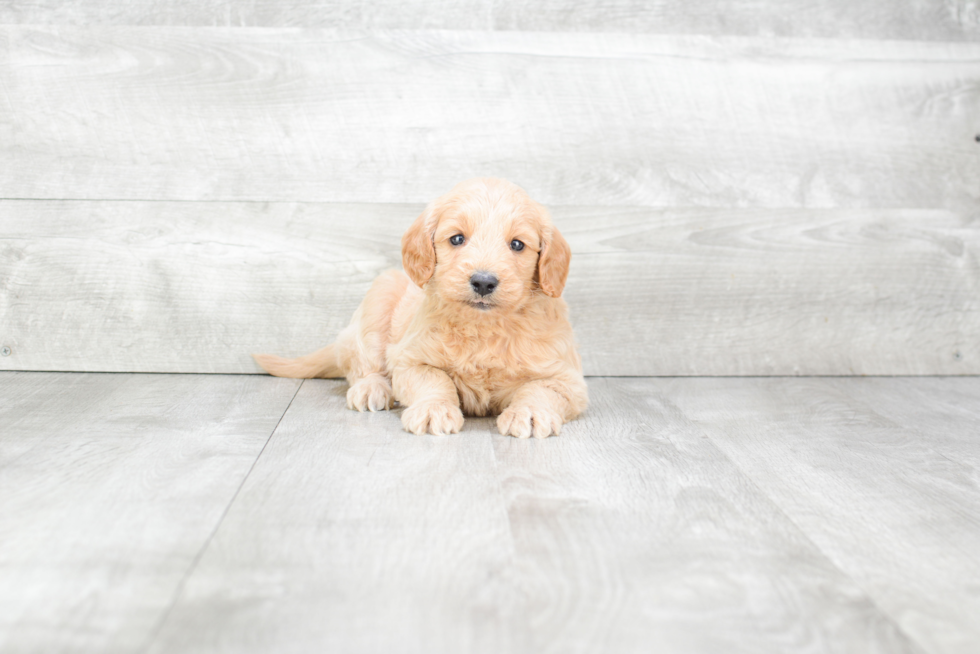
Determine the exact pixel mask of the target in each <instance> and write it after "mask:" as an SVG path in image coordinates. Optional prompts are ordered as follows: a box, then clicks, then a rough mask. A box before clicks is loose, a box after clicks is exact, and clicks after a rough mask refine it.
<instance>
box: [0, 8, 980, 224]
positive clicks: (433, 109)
mask: <svg viewBox="0 0 980 654" xmlns="http://www.w3.org/2000/svg"><path fill="white" fill-rule="evenodd" d="M0 51H2V52H3V53H4V65H3V67H0V194H2V197H4V198H50V199H63V198H72V199H151V200H256V201H271V200H285V201H331V202H338V201H340V202H378V201H381V202H426V201H428V200H430V199H432V198H433V197H435V196H437V195H439V194H440V193H442V192H444V191H445V190H446V189H448V188H450V187H451V186H452V185H453V184H455V183H456V182H457V181H459V180H461V179H464V178H467V177H472V176H482V175H495V176H500V177H505V178H508V179H511V180H513V181H515V182H517V183H519V184H521V185H522V186H525V187H526V188H527V189H528V190H529V191H530V192H531V194H532V196H534V197H535V198H537V199H539V200H540V201H542V202H545V203H548V204H552V205H557V204H561V205H590V204H591V205H595V204H598V205H643V206H665V205H667V206H669V205H708V206H743V207H801V206H802V207H890V208H948V209H954V210H964V211H974V210H975V208H976V206H977V204H978V201H980V190H978V189H980V187H978V186H977V184H976V180H977V179H978V178H980V155H978V152H980V150H978V148H980V145H978V144H977V142H976V141H975V140H974V136H975V135H976V134H977V132H978V131H980V123H978V122H977V112H976V107H977V104H978V101H980V44H975V43H925V42H895V41H861V40H819V39H814V40H806V39H798V40H793V39H779V38H769V37H759V38H743V37H698V36H650V35H642V34H641V35H630V34H572V33H520V32H496V33H488V32H472V31H434V30H428V31H383V32H376V33H367V32H358V31H334V30H298V29H271V28H270V29H235V30H231V29H218V28H179V27H151V28H138V27H99V28H69V27H57V28H55V27H38V26H6V27H0Z"/></svg>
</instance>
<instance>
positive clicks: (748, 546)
mask: <svg viewBox="0 0 980 654" xmlns="http://www.w3.org/2000/svg"><path fill="white" fill-rule="evenodd" d="M725 381H726V382H727V383H729V384H735V385H737V384H738V382H737V381H732V380H725ZM589 391H590V398H591V405H590V409H589V411H588V413H587V414H586V415H585V417H584V418H583V419H581V420H580V421H578V422H577V423H571V424H569V425H567V426H566V427H565V429H564V430H563V432H562V435H561V436H560V437H558V438H554V439H549V440H547V441H543V442H533V443H528V442H525V441H517V440H513V439H509V438H494V449H495V452H496V454H497V458H498V461H499V463H498V466H499V468H500V471H501V475H502V476H503V479H504V482H503V484H502V487H503V489H504V492H505V495H506V497H507V501H508V516H509V518H510V524H511V532H512V534H513V538H514V565H515V578H516V579H518V580H519V581H518V583H519V585H520V587H521V589H522V591H523V595H524V596H525V597H526V598H527V609H526V610H525V611H524V612H523V615H524V616H525V617H526V618H527V619H528V620H529V621H530V623H531V624H532V625H533V628H532V631H531V637H532V641H531V642H530V647H529V648H528V650H527V651H533V652H733V653H735V652H746V653H749V652H805V651H806V652H830V651H834V652H848V651H853V652H892V651H896V652H897V651H920V650H919V648H918V646H917V645H916V644H914V643H912V642H911V641H909V640H908V639H907V637H906V636H905V635H904V634H902V633H901V631H899V630H897V629H896V628H895V625H894V624H893V623H892V622H891V621H890V620H888V619H887V618H885V617H884V616H882V615H881V613H880V612H879V610H878V609H877V607H876V606H875V605H874V603H873V602H870V601H869V600H868V598H867V597H866V596H865V594H864V593H863V592H862V591H861V590H860V589H859V588H858V587H857V586H855V585H853V584H852V582H851V581H850V579H848V578H847V577H845V576H843V575H841V574H840V572H839V571H838V570H837V569H836V568H835V567H834V566H832V565H830V564H829V563H828V561H827V560H826V559H825V558H824V556H823V554H822V553H820V552H819V550H817V549H816V548H814V547H813V544H812V543H811V542H810V541H809V539H808V538H807V537H806V536H805V535H803V534H802V533H801V532H800V531H799V530H798V529H797V528H796V526H795V525H794V524H793V523H792V521H791V520H788V519H787V518H786V516H784V515H783V514H782V513H781V512H780V511H779V510H778V509H776V508H775V507H774V506H773V505H772V504H771V503H770V502H769V500H768V499H767V498H766V497H765V496H764V495H763V494H762V493H760V492H759V489H758V487H757V486H756V485H755V484H753V483H752V482H751V481H750V480H749V479H747V478H746V477H745V476H744V475H743V474H742V473H741V471H739V469H738V468H737V467H736V466H735V465H733V464H732V462H731V461H730V460H729V459H728V458H727V457H725V456H724V455H723V454H721V452H720V451H719V450H718V449H717V448H715V446H714V445H712V444H711V443H710V442H709V441H708V440H707V439H705V438H704V435H703V432H702V431H701V430H700V429H699V428H698V426H697V425H695V424H693V423H691V422H690V421H688V420H686V419H685V418H684V417H683V416H681V415H679V414H678V412H677V411H676V409H674V407H673V406H672V405H671V402H670V398H669V396H668V395H667V394H664V393H661V392H659V385H658V384H656V383H651V382H650V380H627V379H590V380H589Z"/></svg>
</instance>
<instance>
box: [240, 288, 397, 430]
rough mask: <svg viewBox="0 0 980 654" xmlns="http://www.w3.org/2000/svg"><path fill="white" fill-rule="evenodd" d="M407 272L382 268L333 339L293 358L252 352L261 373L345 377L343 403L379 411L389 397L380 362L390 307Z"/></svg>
mask: <svg viewBox="0 0 980 654" xmlns="http://www.w3.org/2000/svg"><path fill="white" fill-rule="evenodd" d="M407 286H408V277H406V276H405V274H404V273H402V272H401V271H397V270H391V271H388V272H386V273H382V274H381V275H379V276H378V278H377V279H375V280H374V283H373V284H371V288H370V289H369V290H368V292H367V295H366V296H365V297H364V300H363V301H361V305H360V306H359V307H358V308H357V311H355V312H354V317H353V318H351V321H350V324H349V325H348V326H347V327H345V328H344V330H343V331H342V332H340V334H339V335H338V336H337V341H336V342H335V343H332V344H330V345H328V346H327V347H325V348H322V349H320V350H317V351H316V352H314V353H313V354H308V355H306V356H304V357H299V358H297V359H283V358H281V357H277V356H273V355H271V354H254V355H252V356H253V357H254V358H255V360H256V361H257V362H258V363H259V365H260V366H262V367H263V368H264V369H265V370H266V372H268V373H270V374H272V375H276V376H278V377H297V378H312V377H341V376H343V377H346V378H347V381H348V383H349V384H350V388H349V389H348V391H347V407H348V408H350V409H356V410H358V411H365V410H369V411H382V410H384V409H388V408H390V407H391V404H392V398H393V397H394V396H393V394H392V390H391V382H390V381H389V378H388V374H389V373H388V366H387V364H386V362H385V348H387V346H388V340H389V338H390V333H391V319H392V314H393V313H394V310H395V307H396V306H397V305H398V302H399V301H400V300H401V298H402V297H403V296H404V294H405V289H406V287H407Z"/></svg>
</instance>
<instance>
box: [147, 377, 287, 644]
mask: <svg viewBox="0 0 980 654" xmlns="http://www.w3.org/2000/svg"><path fill="white" fill-rule="evenodd" d="M305 382H306V380H305V379H304V380H301V381H300V383H299V385H298V386H297V387H296V392H295V393H293V396H292V397H291V398H289V403H288V404H287V405H286V408H285V409H284V410H283V412H282V415H281V416H279V420H277V421H276V426H275V427H273V428H272V431H270V432H269V437H268V438H266V439H265V442H264V443H263V444H262V449H260V450H259V453H258V454H257V455H256V457H255V460H254V461H252V465H251V466H249V468H248V472H246V473H245V476H244V477H242V481H241V483H240V484H238V488H236V489H235V493H234V494H233V495H232V496H231V499H230V500H229V501H228V504H227V505H226V506H225V509H224V511H222V512H221V516H219V517H218V520H217V522H216V523H215V525H214V529H212V530H211V533H210V534H208V537H207V538H206V539H204V544H203V545H201V548H200V549H199V550H198V552H197V554H196V555H195V556H194V560H193V561H191V564H190V566H188V568H187V571H186V572H185V573H184V576H183V577H182V578H181V580H180V583H178V584H177V588H176V589H175V590H174V595H173V599H172V600H171V602H170V605H169V606H168V607H167V610H166V611H164V612H163V615H162V616H161V617H160V620H159V621H158V622H157V624H156V626H155V627H154V628H153V630H152V631H151V632H150V635H149V636H148V637H147V639H146V644H145V645H144V646H143V647H141V648H140V651H141V652H147V651H149V649H150V647H152V646H153V643H154V642H156V639H157V637H158V636H159V635H160V632H161V631H163V627H164V625H166V624H167V620H169V619H170V614H171V613H173V610H174V607H175V606H177V602H178V601H179V600H180V596H181V595H182V594H183V592H184V586H186V585H187V581H188V580H189V579H190V578H191V575H193V574H194V571H195V570H196V569H197V566H198V564H199V563H200V562H201V559H202V558H204V553H205V552H206V551H207V550H208V548H209V547H210V546H211V541H212V540H214V536H215V534H217V533H218V530H219V529H221V525H222V524H223V523H224V521H225V518H226V517H227V516H228V512H229V511H230V510H231V507H232V506H234V504H235V500H237V499H238V495H239V493H241V492H242V488H244V487H245V482H246V481H248V478H249V477H250V476H251V475H252V471H253V470H255V466H256V464H257V463H258V462H259V459H261V458H262V453H263V452H265V448H266V447H268V445H269V442H270V441H272V437H273V436H275V434H276V430H278V429H279V425H280V424H281V423H282V419H283V418H285V417H286V414H287V413H288V412H289V407H291V406H293V400H295V399H296V396H297V395H299V391H300V389H301V388H303V384H304V383H305Z"/></svg>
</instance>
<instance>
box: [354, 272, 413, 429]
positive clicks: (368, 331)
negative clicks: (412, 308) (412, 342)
mask: <svg viewBox="0 0 980 654" xmlns="http://www.w3.org/2000/svg"><path fill="white" fill-rule="evenodd" d="M407 286H408V277H406V276H405V274H404V273H402V272H401V271H398V270H391V271H388V272H386V273H382V274H381V275H380V276H378V278H377V279H375V280H374V282H373V283H372V284H371V288H370V289H369V290H368V292H367V295H366V296H364V300H363V301H362V302H361V305H360V306H359V307H358V308H357V311H356V312H355V313H354V317H353V319H351V324H350V326H349V327H348V328H347V329H345V330H344V333H343V334H342V335H341V338H339V339H338V345H341V344H342V345H341V347H342V349H343V351H344V352H345V358H346V362H347V365H346V367H345V368H346V371H347V381H348V383H350V388H349V389H348V390H347V408H349V409H356V410H357V411H365V410H368V411H383V410H385V409H390V408H391V405H392V404H393V401H394V393H393V392H392V388H391V381H390V378H389V374H390V373H389V370H388V364H387V359H386V357H385V350H386V349H387V347H388V341H389V340H390V338H391V320H392V316H393V314H394V312H395V307H396V306H397V305H398V303H399V301H400V300H401V299H402V297H403V296H404V295H405V290H406V287H407Z"/></svg>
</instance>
